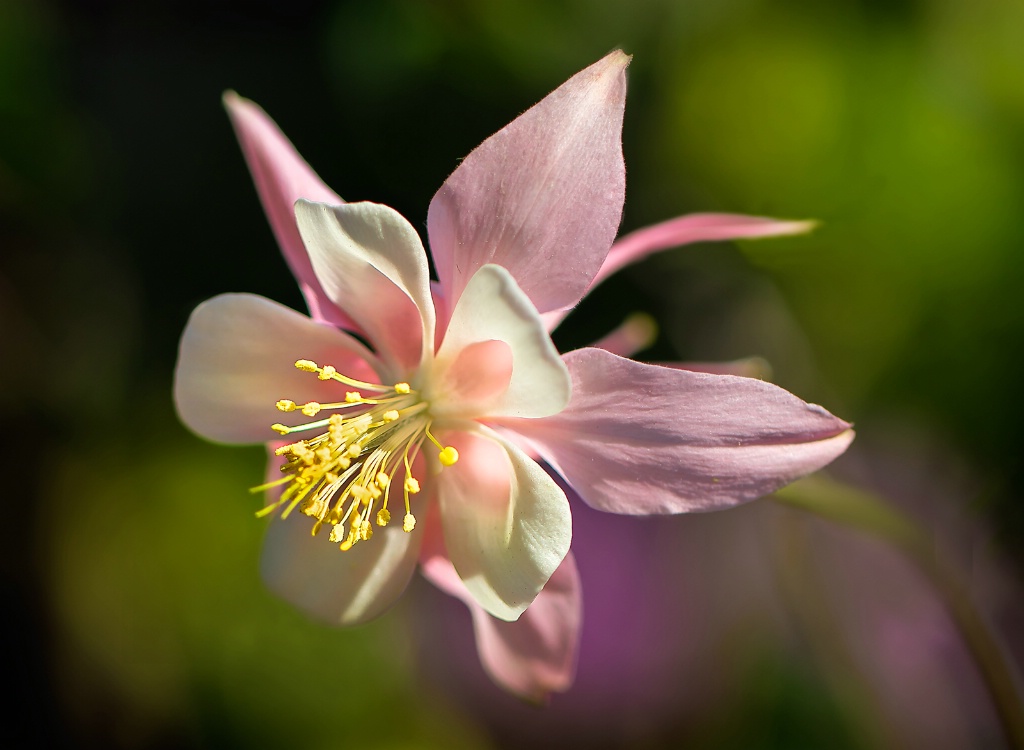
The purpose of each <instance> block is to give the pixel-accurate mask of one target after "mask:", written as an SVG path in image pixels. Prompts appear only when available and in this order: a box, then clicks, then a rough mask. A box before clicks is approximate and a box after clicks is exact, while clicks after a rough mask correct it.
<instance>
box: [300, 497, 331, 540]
mask: <svg viewBox="0 0 1024 750" xmlns="http://www.w3.org/2000/svg"><path fill="white" fill-rule="evenodd" d="M299 510H301V511H302V512H303V513H304V514H305V515H307V516H309V517H310V518H323V517H324V516H325V515H326V514H327V501H326V500H324V499H323V498H322V497H309V498H306V500H305V501H304V502H303V503H302V507H301V508H299ZM314 533H316V532H314Z"/></svg>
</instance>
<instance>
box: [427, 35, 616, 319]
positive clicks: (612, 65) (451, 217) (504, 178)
mask: <svg viewBox="0 0 1024 750" xmlns="http://www.w3.org/2000/svg"><path fill="white" fill-rule="evenodd" d="M628 64H629V57H628V56H627V55H625V54H624V53H623V52H621V51H619V50H616V51H615V52H612V53H611V54H609V55H607V56H606V57H604V58H603V59H601V60H599V61H598V62H596V63H594V64H593V65H591V66H590V67H589V68H587V69H585V70H583V71H581V72H580V73H577V74H576V75H575V76H573V77H572V78H570V79H569V80H568V81H566V82H565V83H564V84H562V85H561V86H560V87H558V88H557V89H556V90H555V91H553V92H552V93H551V94H549V95H548V96H547V97H545V98H544V99H543V100H542V101H541V102H540V103H539V104H537V105H535V106H534V107H533V108H531V109H529V110H527V111H526V112H525V113H524V114H522V115H520V116H519V117H518V118H516V119H515V120H514V121H513V122H512V123H511V124H509V125H507V126H506V127H504V128H503V129H501V130H499V131H498V132H497V133H495V134H494V135H492V136H491V137H490V138H488V139H487V140H486V141H484V142H483V143H482V144H481V145H480V146H478V147H477V148H476V149H475V150H474V151H473V152H472V153H470V155H469V156H467V157H466V158H465V159H464V160H463V162H462V163H461V164H460V165H459V167H458V169H456V170H455V171H454V172H453V173H452V174H451V176H450V177H449V178H448V179H447V180H446V181H445V183H444V185H442V186H441V189H440V190H438V191H437V194H436V195H435V196H434V199H433V200H432V201H431V203H430V210H429V212H428V215H427V226H428V233H429V235H430V248H431V252H432V253H433V256H434V263H435V266H436V268H437V275H438V279H439V281H440V283H441V287H442V288H443V290H444V296H445V298H446V299H447V300H449V304H452V303H454V302H455V301H457V300H458V299H459V297H460V296H461V295H462V290H463V289H465V287H466V284H467V283H468V282H469V279H470V278H471V277H472V276H473V274H474V273H475V272H476V271H477V269H479V268H480V267H481V266H484V265H486V264H488V263H495V264H497V265H499V266H503V267H504V268H506V269H508V271H509V273H511V274H512V276H513V277H514V278H515V279H516V281H517V282H518V283H519V286H520V287H521V288H522V290H523V291H524V292H526V296H527V297H529V298H530V300H531V302H533V304H534V306H536V308H537V309H538V310H539V311H540V312H541V313H544V312H547V311H549V310H556V309H559V308H563V307H567V306H572V305H575V304H576V303H577V302H578V301H579V300H580V298H581V297H582V296H583V294H584V293H585V292H586V290H587V288H588V286H589V285H590V283H591V281H592V280H593V278H594V276H595V274H597V272H598V269H599V268H600V267H601V263H602V261H604V258H605V255H607V253H608V248H609V247H611V244H612V240H613V239H614V238H615V233H616V231H617V230H618V226H619V219H620V216H621V213H622V203H623V200H624V197H625V166H624V164H623V161H622V137H621V133H622V113H623V108H624V105H625V98H626V74H625V72H626V66H627V65H628Z"/></svg>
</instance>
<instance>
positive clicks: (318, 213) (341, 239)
mask: <svg viewBox="0 0 1024 750" xmlns="http://www.w3.org/2000/svg"><path fill="white" fill-rule="evenodd" d="M295 218H296V221H297V222H298V225H299V232H300V233H301V235H302V240H303V242H304V243H305V244H306V250H307V251H308V252H309V257H310V261H311V262H312V264H313V270H314V271H315V272H316V276H317V279H318V280H319V281H320V283H321V285H322V286H323V288H324V291H325V292H326V294H327V295H328V296H329V297H330V298H331V300H332V301H333V302H334V303H335V304H336V305H338V307H340V308H341V309H342V310H344V311H345V312H346V313H348V314H349V315H350V316H351V317H352V319H353V320H355V321H356V322H357V323H358V324H359V325H360V327H361V328H362V329H363V330H364V331H365V332H366V335H367V337H368V338H369V339H370V341H371V343H372V344H373V345H374V346H375V347H376V348H377V351H378V354H379V355H380V356H381V359H383V360H384V362H385V363H386V364H387V365H388V366H390V367H392V368H394V369H395V374H396V375H397V376H404V375H406V374H408V373H409V372H410V371H412V370H413V369H414V368H416V367H417V366H418V365H419V363H420V362H421V360H422V358H423V355H424V352H425V351H426V350H428V349H429V348H432V347H433V342H434V305H433V301H432V299H431V295H430V277H429V272H428V268H427V256H426V252H425V251H424V249H423V243H422V242H421V241H420V238H419V235H418V234H416V230H415V229H413V227H412V225H411V224H409V222H407V221H406V220H405V219H404V218H403V217H402V216H401V215H400V214H399V213H398V212H397V211H395V210H393V209H391V208H388V207H387V206H382V205H380V204H379V203H348V204H345V205H341V206H329V205H326V204H323V203H310V202H309V201H304V200H300V201H298V202H297V203H296V204H295Z"/></svg>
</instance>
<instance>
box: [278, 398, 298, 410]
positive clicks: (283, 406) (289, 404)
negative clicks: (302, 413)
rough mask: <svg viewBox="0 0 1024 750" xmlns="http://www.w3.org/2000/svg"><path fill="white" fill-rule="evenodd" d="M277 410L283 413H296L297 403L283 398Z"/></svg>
mask: <svg viewBox="0 0 1024 750" xmlns="http://www.w3.org/2000/svg"><path fill="white" fill-rule="evenodd" d="M277 408H278V409H279V410H281V411H295V402H294V401H292V400H291V399H287V398H283V399H281V400H280V401H278V402H277Z"/></svg>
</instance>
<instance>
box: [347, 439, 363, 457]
mask: <svg viewBox="0 0 1024 750" xmlns="http://www.w3.org/2000/svg"><path fill="white" fill-rule="evenodd" d="M362 452H363V448H362V446H360V445H359V443H352V445H350V446H349V447H348V450H347V451H346V453H348V455H349V456H351V457H352V458H359V454H360V453H362Z"/></svg>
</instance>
